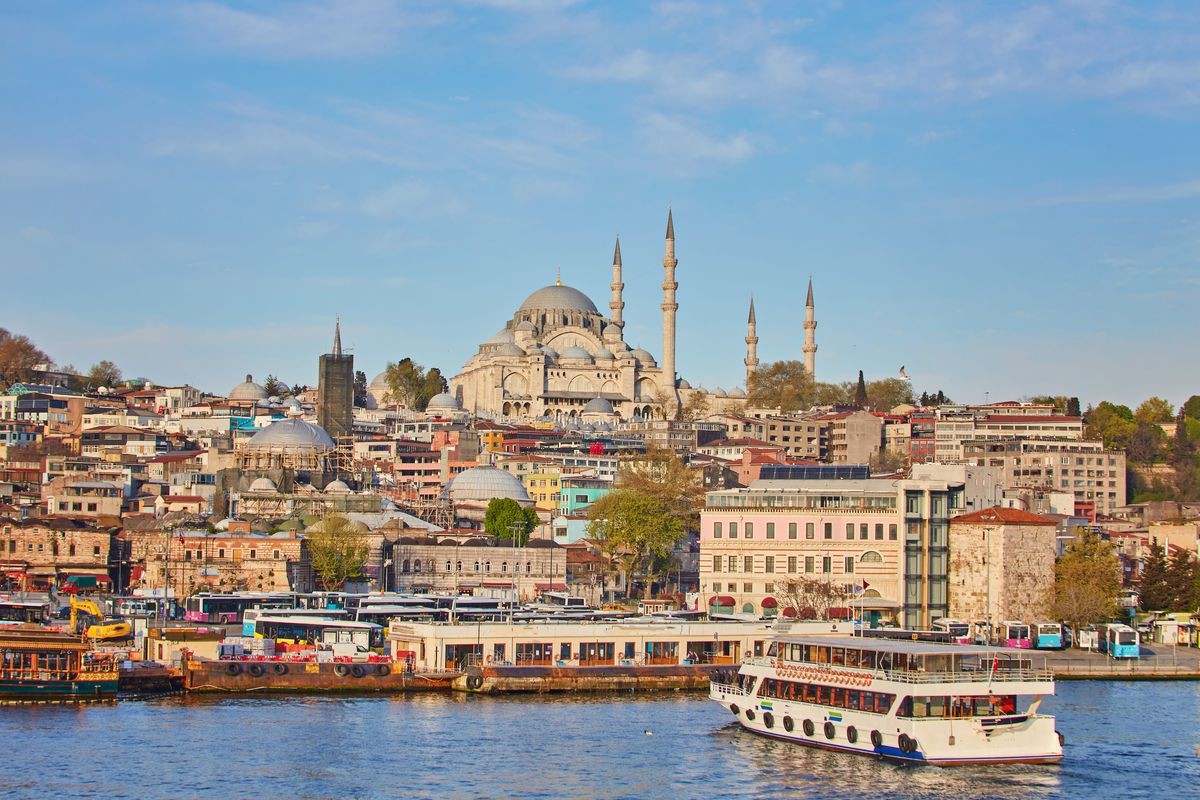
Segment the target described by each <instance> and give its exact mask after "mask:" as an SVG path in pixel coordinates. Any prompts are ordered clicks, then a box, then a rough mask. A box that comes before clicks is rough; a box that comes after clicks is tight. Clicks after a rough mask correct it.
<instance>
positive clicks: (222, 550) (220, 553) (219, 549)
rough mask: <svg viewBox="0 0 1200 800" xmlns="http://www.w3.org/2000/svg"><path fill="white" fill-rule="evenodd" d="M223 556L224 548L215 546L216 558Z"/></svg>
mask: <svg viewBox="0 0 1200 800" xmlns="http://www.w3.org/2000/svg"><path fill="white" fill-rule="evenodd" d="M97 555H99V553H97ZM224 557H225V548H224V547H220V548H217V558H224Z"/></svg>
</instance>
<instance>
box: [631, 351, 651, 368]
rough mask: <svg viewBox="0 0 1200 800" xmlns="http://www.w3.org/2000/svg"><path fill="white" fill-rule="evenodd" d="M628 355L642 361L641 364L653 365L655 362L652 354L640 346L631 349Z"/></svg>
mask: <svg viewBox="0 0 1200 800" xmlns="http://www.w3.org/2000/svg"><path fill="white" fill-rule="evenodd" d="M630 355H631V356H633V357H634V358H636V359H637V360H638V361H640V362H642V363H643V364H649V365H653V364H654V363H655V361H654V356H652V355H650V351H649V350H643V349H642V348H640V347H638V348H635V349H634V350H632V351H631V352H630Z"/></svg>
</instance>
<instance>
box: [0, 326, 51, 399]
mask: <svg viewBox="0 0 1200 800" xmlns="http://www.w3.org/2000/svg"><path fill="white" fill-rule="evenodd" d="M48 361H50V356H48V355H46V354H45V353H43V352H42V351H41V349H39V348H38V346H37V345H35V344H34V343H33V342H32V341H31V340H30V338H29V337H28V336H22V335H20V334H16V333H9V332H8V331H7V330H5V329H4V328H0V389H7V388H8V387H9V386H12V385H13V384H14V383H27V382H29V381H32V380H33V379H34V377H35V376H34V374H33V368H34V367H36V366H37V365H38V364H45V363H47V362H48Z"/></svg>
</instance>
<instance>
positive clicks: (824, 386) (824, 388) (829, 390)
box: [812, 383, 852, 406]
mask: <svg viewBox="0 0 1200 800" xmlns="http://www.w3.org/2000/svg"><path fill="white" fill-rule="evenodd" d="M850 386H852V384H839V383H814V384H813V396H812V405H814V406H844V405H846V404H847V403H849V402H850V394H849V387H850Z"/></svg>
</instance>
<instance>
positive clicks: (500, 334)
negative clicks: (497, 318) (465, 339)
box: [484, 328, 516, 344]
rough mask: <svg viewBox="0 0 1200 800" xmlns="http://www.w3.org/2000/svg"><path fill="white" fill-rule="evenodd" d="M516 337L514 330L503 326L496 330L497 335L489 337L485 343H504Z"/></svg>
mask: <svg viewBox="0 0 1200 800" xmlns="http://www.w3.org/2000/svg"><path fill="white" fill-rule="evenodd" d="M515 339H516V337H515V336H514V335H513V332H512V331H510V330H509V329H508V328H501V329H500V330H498V331H496V335H495V336H493V337H492V338H490V339H488V340H487V341H486V342H484V344H504V343H506V342H512V341H514V340H515Z"/></svg>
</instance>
